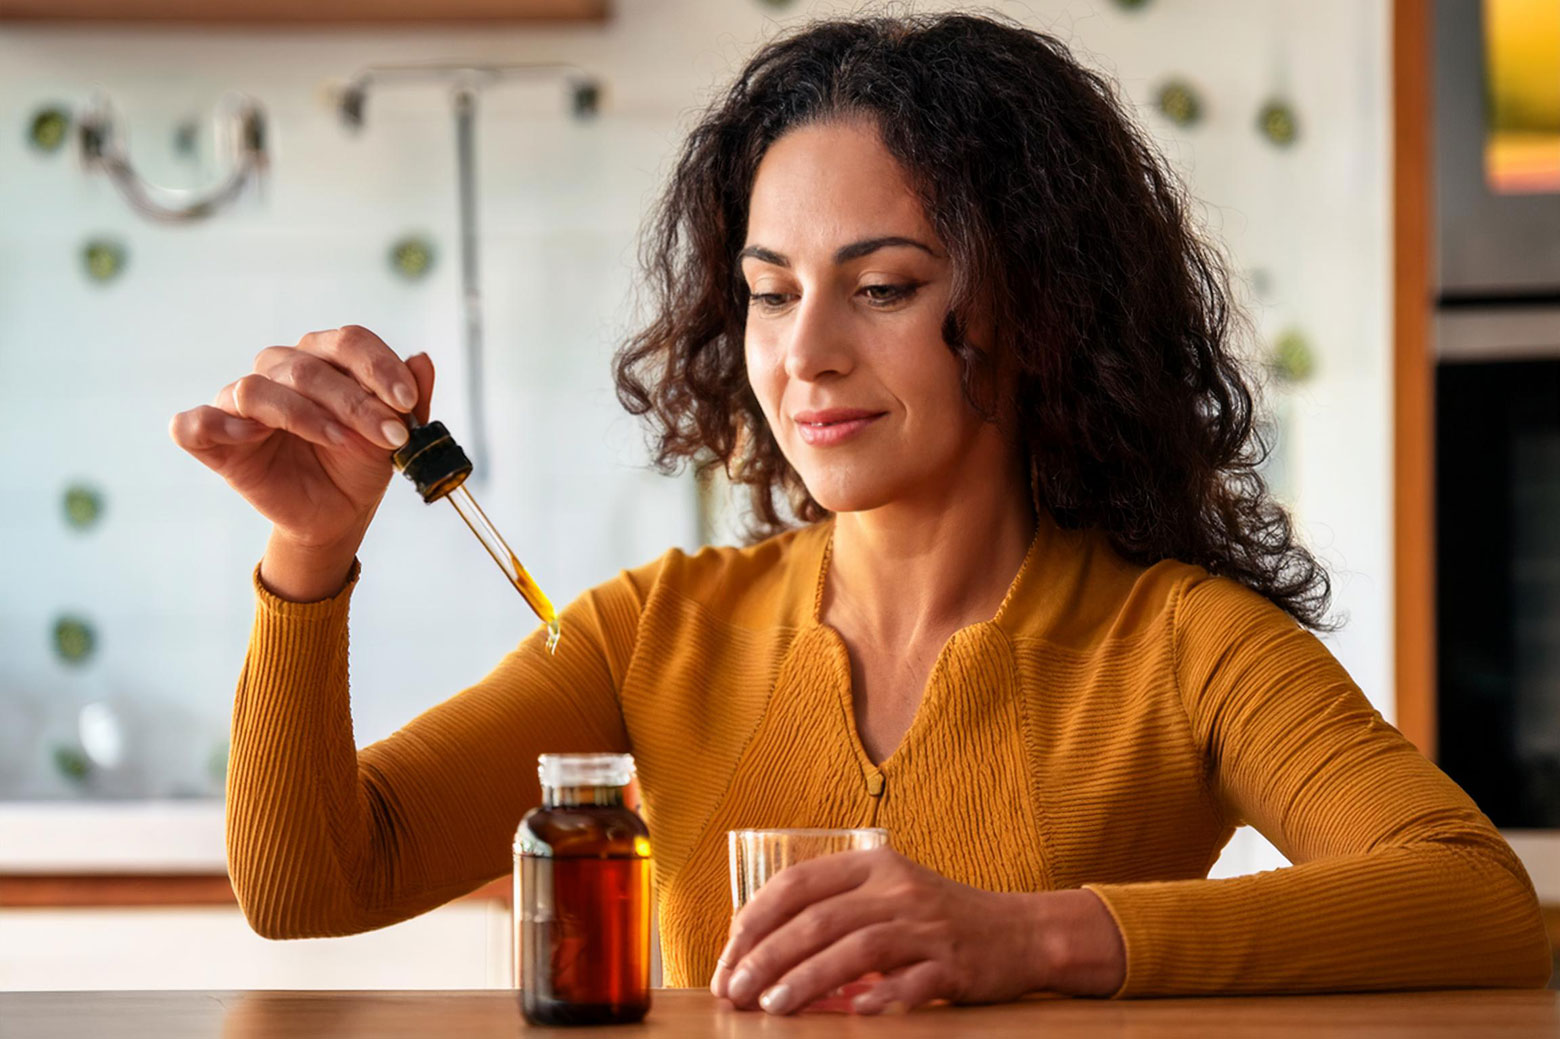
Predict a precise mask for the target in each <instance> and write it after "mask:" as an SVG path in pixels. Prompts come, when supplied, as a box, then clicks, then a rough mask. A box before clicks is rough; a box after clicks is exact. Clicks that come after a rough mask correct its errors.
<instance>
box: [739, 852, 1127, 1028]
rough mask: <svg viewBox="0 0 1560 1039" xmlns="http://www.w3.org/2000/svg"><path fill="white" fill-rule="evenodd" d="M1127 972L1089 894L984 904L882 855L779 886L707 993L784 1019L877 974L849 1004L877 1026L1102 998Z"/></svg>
mask: <svg viewBox="0 0 1560 1039" xmlns="http://www.w3.org/2000/svg"><path fill="white" fill-rule="evenodd" d="M1125 971H1126V954H1125V951H1124V948H1123V944H1122V939H1121V933H1120V931H1119V930H1118V929H1117V927H1116V924H1115V921H1114V920H1113V919H1112V917H1111V915H1110V912H1109V911H1108V910H1107V909H1106V908H1105V905H1104V903H1103V902H1101V901H1100V900H1099V898H1098V897H1096V896H1095V895H1094V894H1092V893H1091V892H1088V891H1085V890H1082V889H1073V890H1067V891H1048V892H1038V893H1034V894H1028V893H1024V894H998V893H994V892H990V891H982V890H980V889H979V888H973V887H969V886H967V885H964V884H959V883H956V882H955V881H952V880H949V879H947V878H946V877H943V876H940V875H939V874H937V873H934V872H932V871H931V870H929V869H926V868H925V867H923V866H920V865H917V864H916V863H914V862H911V861H910V860H909V859H907V858H905V857H904V856H903V855H900V854H899V853H898V852H895V851H893V850H892V849H889V848H878V849H875V850H872V851H855V852H844V853H841V854H838V855H829V856H826V857H824V858H819V859H812V860H809V861H806V862H799V863H796V864H795V865H793V866H789V867H787V868H786V869H784V870H782V871H781V872H779V873H777V874H775V876H774V877H772V878H771V879H770V880H769V881H768V882H767V883H765V884H764V886H763V887H762V888H760V889H759V890H758V893H757V894H755V895H754V896H753V898H752V900H751V901H749V902H748V903H747V904H746V905H745V906H743V907H742V910H741V911H740V912H739V913H737V915H736V916H735V917H734V918H733V920H732V922H731V938H730V940H729V941H728V942H727V943H726V948H725V950H724V951H723V952H722V953H721V955H720V966H719V967H717V969H716V972H715V976H714V977H713V978H712V979H711V980H710V991H711V992H713V993H714V994H715V995H717V996H724V997H726V998H728V999H730V1000H731V1001H732V1003H734V1004H735V1005H736V1006H738V1007H742V1008H744V1009H752V1008H753V1007H755V1006H762V1007H763V1008H764V1009H765V1010H767V1011H769V1012H770V1013H774V1014H785V1013H790V1012H791V1011H793V1010H799V1009H801V1008H803V1007H805V1006H807V1005H808V1004H810V1003H812V1002H813V1001H815V1000H818V999H820V998H823V997H826V996H828V995H830V994H831V993H833V992H835V991H836V990H838V989H840V988H841V987H842V986H844V985H847V984H849V983H851V982H853V981H856V980H858V979H860V978H861V977H862V976H863V975H867V974H871V973H873V972H879V973H881V974H882V975H883V978H882V980H880V981H878V982H877V983H876V984H874V985H872V986H871V987H870V988H868V989H867V990H866V991H864V992H862V993H861V994H860V995H857V996H856V997H855V999H854V1000H852V1002H851V1009H852V1010H854V1011H855V1012H857V1013H863V1014H873V1013H879V1012H881V1011H885V1010H908V1009H911V1008H913V1007H916V1006H919V1005H920V1004H922V1003H926V1002H929V1001H931V1000H934V999H944V1000H949V1001H952V1002H955V1003H994V1002H1001V1001H1004V1000H1010V999H1017V998H1018V997H1020V996H1022V995H1024V994H1025V993H1028V992H1035V991H1041V990H1049V991H1055V992H1066V993H1070V994H1075V995H1109V994H1110V993H1112V992H1114V991H1115V990H1116V989H1117V988H1119V987H1120V985H1121V981H1122V978H1123V977H1124V975H1125Z"/></svg>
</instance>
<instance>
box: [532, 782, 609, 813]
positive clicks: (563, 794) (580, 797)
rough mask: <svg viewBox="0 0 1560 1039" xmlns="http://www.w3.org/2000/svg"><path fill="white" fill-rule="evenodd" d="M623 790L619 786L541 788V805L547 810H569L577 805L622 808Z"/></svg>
mask: <svg viewBox="0 0 1560 1039" xmlns="http://www.w3.org/2000/svg"><path fill="white" fill-rule="evenodd" d="M623 789H624V788H623V787H620V786H543V787H542V804H543V805H544V806H545V807H547V808H571V807H574V806H577V805H599V806H601V807H604V808H622V807H623V804H624V801H623Z"/></svg>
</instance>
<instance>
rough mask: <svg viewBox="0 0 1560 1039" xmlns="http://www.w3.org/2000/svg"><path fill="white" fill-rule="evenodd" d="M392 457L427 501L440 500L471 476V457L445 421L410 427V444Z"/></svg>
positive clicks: (396, 465)
mask: <svg viewBox="0 0 1560 1039" xmlns="http://www.w3.org/2000/svg"><path fill="white" fill-rule="evenodd" d="M390 457H391V460H392V461H393V462H395V467H396V468H397V469H399V470H401V473H402V475H404V476H405V477H406V478H407V479H408V480H410V481H412V483H414V484H416V485H417V493H418V494H420V495H422V500H423V501H425V502H433V501H438V500H439V499H440V498H442V497H444V496H445V495H446V494H448V493H450V492H451V491H453V490H454V489H455V488H457V487H459V486H460V485H461V484H463V483H465V482H466V477H468V476H470V475H471V459H469V458H467V457H466V452H464V451H462V450H461V449H460V445H459V444H457V443H456V442H455V438H454V437H452V436H450V431H449V430H448V429H445V428H444V423H442V422H428V423H425V424H423V425H421V426H418V425H413V426H411V427H410V428H408V430H407V439H406V443H404V444H402V445H401V446H400V448H399V449H398V450H397V451H396V453H395V454H393V455H391V456H390Z"/></svg>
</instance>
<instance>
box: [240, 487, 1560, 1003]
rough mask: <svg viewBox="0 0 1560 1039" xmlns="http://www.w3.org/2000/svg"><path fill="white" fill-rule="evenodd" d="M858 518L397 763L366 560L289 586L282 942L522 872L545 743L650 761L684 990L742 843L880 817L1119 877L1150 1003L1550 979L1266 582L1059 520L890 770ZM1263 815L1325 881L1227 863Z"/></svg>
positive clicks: (1416, 764) (1116, 882) (1429, 768)
mask: <svg viewBox="0 0 1560 1039" xmlns="http://www.w3.org/2000/svg"><path fill="white" fill-rule="evenodd" d="M831 530H832V524H831V523H830V522H828V521H825V522H824V523H821V524H816V525H814V526H811V527H806V528H803V529H801V530H799V531H792V532H789V533H786V534H783V535H780V536H778V537H774V538H771V539H769V540H767V541H764V542H762V543H760V544H758V545H756V546H753V547H751V548H746V549H731V548H708V549H704V550H703V551H700V552H699V553H697V554H696V555H692V556H689V555H686V554H684V553H683V552H680V551H676V550H673V551H670V552H667V553H666V554H665V555H663V556H662V557H661V558H659V559H658V560H656V561H655V562H653V563H650V564H648V565H646V566H642V567H640V568H638V569H635V570H631V571H625V572H623V573H622V574H621V575H620V576H619V577H618V578H617V579H615V580H612V581H609V582H607V583H605V584H603V585H600V586H599V587H596V588H594V589H591V590H590V591H587V592H585V593H584V594H583V595H581V596H580V597H579V598H578V599H576V600H575V601H574V602H573V603H571V604H570V605H569V607H568V608H567V609H566V610H565V611H564V613H563V630H564V637H563V641H562V643H561V644H560V646H559V648H558V652H557V655H556V656H550V655H549V654H548V652H547V650H546V649H545V647H544V644H543V637H542V636H543V632H542V630H541V629H538V630H537V631H536V632H534V633H533V634H531V635H530V636H529V637H527V638H526V639H524V640H523V641H522V642H521V643H520V645H519V646H518V648H516V649H515V650H514V651H513V652H511V653H509V654H508V655H507V656H506V657H505V658H504V659H503V660H502V661H501V662H500V663H499V664H498V666H497V667H496V668H494V669H493V671H492V673H491V674H489V675H488V676H487V677H486V678H484V679H483V680H482V681H481V682H479V683H478V684H476V685H474V686H472V687H470V688H469V689H466V690H464V691H462V692H460V693H458V694H457V695H455V696H453V697H451V698H450V699H449V700H447V701H445V702H443V703H441V704H439V705H438V706H436V707H434V708H432V709H430V710H428V711H426V712H424V713H423V714H421V715H419V716H418V717H417V718H416V719H415V720H413V721H412V722H411V723H410V724H408V725H407V726H406V727H405V728H403V729H401V730H400V731H398V732H396V733H395V734H394V735H392V736H390V737H389V738H388V739H385V740H382V741H380V742H378V743H375V744H373V745H372V746H369V747H366V748H364V749H362V750H357V749H356V747H355V746H354V743H353V737H352V722H351V716H350V711H349V706H348V693H347V603H348V599H349V597H350V594H351V589H352V587H353V585H354V584H355V582H356V579H357V571H356V568H354V572H353V577H352V580H351V581H349V583H348V586H347V588H345V589H343V590H342V592H341V593H339V594H338V595H336V596H335V597H334V598H331V599H328V600H325V601H322V602H317V603H291V602H286V601H283V600H280V599H277V598H276V597H274V596H272V595H270V594H269V593H268V592H266V591H265V590H264V588H262V587H260V585H259V583H258V580H257V581H256V588H257V593H258V607H257V611H256V616H255V627H254V632H253V636H252V639H251V642H250V647H249V654H248V658H247V661H246V663H245V667H244V671H243V675H242V677H241V678H240V680H239V685H238V695H237V701H236V703H235V706H234V715H233V747H232V753H231V757H230V771H229V778H228V795H227V796H228V802H227V808H228V815H227V842H228V861H229V868H230V872H231V874H232V879H233V885H234V888H235V890H236V891H237V893H238V897H239V901H240V903H241V904H242V905H243V908H244V911H245V913H246V914H247V916H248V918H249V920H250V922H251V924H252V925H253V926H254V928H255V930H257V931H258V932H260V933H261V934H264V935H267V936H270V937H278V938H291V937H305V936H320V935H340V934H348V933H352V932H356V931H362V930H365V929H368V928H373V927H379V926H383V925H385V924H389V923H393V922H395V921H398V920H403V919H405V918H407V917H410V916H412V915H414V914H416V913H420V912H423V911H424V910H427V909H430V908H432V907H434V906H437V905H440V904H441V903H443V902H446V901H448V900H449V899H451V898H454V897H455V896H457V895H460V894H463V893H465V892H467V891H469V890H471V889H473V888H475V887H477V886H479V885H481V884H483V883H484V882H486V881H489V880H492V879H494V878H495V877H498V876H501V875H504V874H506V873H507V872H508V871H509V870H510V868H511V851H510V844H511V840H512V838H513V835H514V831H515V826H516V824H517V823H518V821H519V819H520V817H521V816H522V815H523V814H524V813H525V812H526V811H527V810H528V809H529V808H530V807H532V806H533V805H534V804H536V803H537V801H538V800H539V797H540V792H539V789H538V786H537V778H536V755H537V754H539V753H543V752H548V751H630V752H632V753H633V755H634V758H635V760H636V762H637V764H638V769H639V778H640V783H641V787H642V790H643V796H644V803H645V816H646V820H647V822H648V823H649V826H650V833H651V838H652V842H653V845H654V849H655V874H656V881H657V891H658V899H659V902H658V904H659V914H660V924H661V941H662V960H663V964H664V971H665V979H666V983H667V984H670V985H703V984H705V983H707V982H708V980H709V977H710V974H711V973H712V972H713V970H714V966H715V957H716V955H717V953H718V952H719V950H720V948H721V946H722V944H723V942H724V940H725V936H726V927H727V924H728V922H729V920H730V915H731V896H730V887H729V884H728V880H727V864H726V839H725V834H726V831H727V830H729V829H733V828H738V827H776V826H865V825H876V826H884V827H887V828H888V830H889V832H890V834H891V842H892V844H893V845H894V847H896V848H897V849H898V850H899V851H901V852H903V853H904V854H906V855H908V856H909V857H910V858H912V859H914V860H916V861H917V862H920V863H922V864H924V865H926V866H928V867H930V868H932V869H935V870H937V871H938V872H939V873H941V874H943V875H944V876H947V877H951V878H953V879H955V880H958V881H961V882H963V883H966V884H972V885H975V886H978V887H981V888H986V889H989V890H993V891H1041V890H1052V889H1061V888H1072V887H1079V886H1082V887H1087V888H1089V889H1091V890H1093V891H1094V892H1095V893H1096V894H1098V895H1099V896H1100V898H1102V899H1103V900H1104V902H1105V904H1106V905H1107V906H1108V907H1109V909H1110V911H1111V913H1112V915H1113V916H1114V917H1115V919H1116V921H1117V923H1118V924H1119V925H1120V927H1121V930H1122V933H1123V935H1124V937H1125V940H1126V959H1127V973H1126V980H1125V982H1124V983H1123V985H1122V986H1121V988H1120V989H1119V990H1118V991H1117V993H1116V995H1118V996H1138V995H1150V994H1198V993H1246V992H1302V991H1317V990H1347V989H1371V988H1401V987H1419V986H1473V985H1511V986H1536V985H1542V984H1544V983H1545V981H1546V980H1547V979H1548V977H1549V972H1550V956H1549V947H1548V942H1547V940H1546V938H1545V933H1544V928H1543V923H1542V920H1541V917H1540V913H1539V909H1538V903H1537V899H1536V898H1535V896H1534V892H1533V887H1532V884H1531V883H1530V881H1529V879H1528V877H1527V874H1526V873H1525V872H1524V870H1523V868H1522V865H1521V864H1520V862H1519V861H1518V860H1517V858H1516V856H1515V855H1514V854H1513V853H1512V851H1511V849H1510V847H1509V846H1508V845H1507V844H1506V842H1505V841H1504V840H1503V839H1502V838H1501V837H1500V835H1499V834H1498V833H1497V832H1496V831H1495V829H1494V828H1493V827H1492V826H1491V824H1490V822H1489V820H1488V819H1487V818H1486V817H1485V816H1484V815H1483V814H1481V813H1480V811H1479V810H1478V808H1477V807H1475V805H1474V804H1473V802H1472V801H1471V800H1470V799H1469V798H1468V797H1467V795H1465V794H1464V793H1463V792H1462V790H1461V789H1459V788H1458V787H1457V786H1456V784H1454V783H1453V782H1452V781H1451V780H1450V779H1449V778H1448V777H1447V776H1446V775H1445V774H1444V773H1442V772H1441V771H1440V770H1438V769H1437V768H1436V767H1435V766H1434V765H1432V764H1431V763H1430V762H1429V761H1427V760H1426V759H1425V758H1424V757H1423V756H1421V755H1420V754H1419V753H1418V752H1417V751H1416V750H1415V749H1414V748H1413V746H1412V745H1410V744H1409V743H1408V742H1407V741H1406V740H1405V739H1404V738H1403V737H1402V736H1401V735H1400V734H1399V733H1398V732H1397V730H1395V729H1394V728H1392V727H1391V726H1390V725H1388V724H1387V723H1386V722H1385V721H1384V720H1383V719H1382V718H1381V716H1380V714H1378V713H1377V712H1376V711H1375V710H1374V709H1373V708H1372V707H1371V706H1370V704H1369V702H1368V701H1367V700H1366V699H1365V697H1364V696H1363V695H1362V694H1361V692H1360V690H1359V688H1358V687H1357V686H1356V685H1355V684H1354V682H1353V681H1352V680H1351V679H1350V678H1349V675H1348V673H1347V672H1346V671H1345V670H1344V669H1343V667H1342V666H1341V665H1340V664H1339V663H1338V662H1337V661H1336V660H1335V659H1334V658H1333V656H1332V655H1331V654H1330V653H1329V652H1328V651H1327V649H1326V647H1324V646H1323V645H1322V643H1321V642H1320V641H1318V640H1317V639H1316V638H1315V636H1313V635H1312V634H1311V633H1309V632H1307V631H1306V630H1305V629H1303V628H1302V627H1300V626H1299V625H1297V624H1296V623H1295V622H1294V621H1293V620H1291V619H1290V618H1289V617H1288V615H1286V614H1285V613H1284V612H1283V611H1281V610H1280V609H1279V608H1278V607H1276V606H1275V605H1273V604H1272V603H1271V602H1270V601H1268V600H1267V599H1265V598H1263V597H1262V596H1261V595H1259V594H1257V593H1255V592H1253V591H1251V590H1250V589H1247V588H1245V587H1244V586H1242V585H1240V584H1238V583H1236V582H1234V581H1231V580H1229V579H1226V578H1219V577H1211V576H1210V575H1209V574H1208V573H1207V571H1205V570H1203V569H1202V568H1200V567H1196V566H1190V565H1187V564H1184V563H1179V562H1175V561H1165V562H1161V563H1158V564H1156V565H1154V566H1151V567H1146V568H1145V567H1140V566H1135V565H1131V564H1129V563H1127V562H1125V561H1124V560H1123V559H1122V558H1121V557H1120V556H1119V555H1117V554H1116V553H1115V552H1113V551H1112V550H1111V549H1110V547H1109V545H1108V543H1107V541H1106V540H1105V538H1104V537H1103V536H1101V535H1100V534H1098V533H1097V532H1090V531H1064V530H1062V529H1061V528H1059V527H1058V526H1057V525H1056V524H1055V523H1054V522H1053V521H1051V520H1050V518H1049V517H1047V516H1044V515H1042V517H1041V522H1040V525H1039V529H1038V531H1037V533H1036V536H1035V540H1034V543H1033V545H1032V546H1031V547H1030V549H1029V551H1028V553H1027V555H1026V558H1025V561H1024V564H1023V567H1022V569H1021V570H1020V571H1019V574H1018V576H1017V577H1016V578H1015V579H1014V581H1013V584H1012V586H1011V588H1010V589H1009V592H1008V595H1007V598H1006V600H1005V601H1004V603H1003V605H1002V608H1001V609H1000V610H999V612H998V614H997V616H996V617H994V618H993V619H992V620H990V621H988V622H983V623H980V624H974V625H971V626H969V627H966V628H962V629H960V630H959V631H957V632H956V633H955V634H954V635H953V636H952V638H950V639H949V641H948V643H947V645H946V646H945V647H944V648H943V650H942V652H941V655H940V656H939V658H938V660H937V662H936V664H935V666H934V667H933V669H932V673H931V676H930V678H929V679H928V681H927V685H926V689H925V693H924V696H923V699H922V701H921V704H920V707H919V710H918V711H917V712H916V715H915V717H914V720H913V722H912V723H911V726H910V728H909V730H908V731H907V732H906V733H905V736H904V739H903V741H902V742H901V744H900V745H899V747H898V748H897V749H896V750H895V751H894V753H893V754H892V755H891V756H890V757H889V758H888V759H887V760H885V761H884V762H882V764H880V765H874V764H873V763H872V761H871V759H870V758H869V757H868V756H867V754H866V753H865V751H864V750H863V749H862V746H861V743H860V741H859V739H858V738H857V734H856V731H855V723H854V713H853V711H852V706H851V683H850V664H849V660H848V658H847V655H846V650H845V646H844V643H843V642H842V641H841V639H840V637H839V635H838V634H837V633H836V632H835V631H834V629H832V628H830V627H828V626H827V625H825V624H822V623H820V621H819V619H818V613H819V602H820V595H821V591H822V588H823V580H824V576H825V572H826V569H827V565H826V561H827V551H826V550H827V546H828V543H829V535H830V531H831ZM392 651H393V650H387V652H392ZM1242 823H1249V824H1251V825H1252V826H1255V827H1256V828H1257V829H1258V830H1260V831H1261V832H1262V833H1263V834H1264V835H1266V836H1267V837H1268V838H1269V839H1270V840H1271V841H1272V842H1273V843H1274V844H1275V845H1276V846H1277V847H1278V848H1279V850H1281V851H1282V852H1283V853H1284V854H1285V855H1286V856H1288V858H1289V859H1290V861H1291V862H1293V863H1294V865H1293V866H1291V867H1287V868H1284V869H1279V870H1271V871H1267V872H1264V873H1259V874H1256V875H1252V876H1246V877H1237V878H1232V879H1221V880H1209V879H1206V878H1207V873H1208V869H1209V867H1210V866H1211V865H1212V864H1213V862H1214V860H1215V859H1216V858H1217V857H1218V855H1219V851H1220V849H1221V848H1222V847H1223V846H1224V844H1225V842H1226V841H1227V840H1228V839H1229V837H1230V835H1231V833H1232V832H1233V831H1234V829H1235V828H1236V827H1237V826H1238V825H1240V824H1242Z"/></svg>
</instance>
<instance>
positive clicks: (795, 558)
mask: <svg viewBox="0 0 1560 1039" xmlns="http://www.w3.org/2000/svg"><path fill="white" fill-rule="evenodd" d="M826 542H827V529H826V524H823V523H815V524H811V525H809V526H805V527H800V528H796V529H793V530H787V531H783V532H781V533H779V534H776V535H773V536H772V537H768V538H765V539H763V540H762V541H759V542H756V543H755V544H752V545H745V546H731V545H705V546H704V547H702V548H700V549H698V550H697V551H696V552H693V553H691V554H690V553H687V552H684V551H683V550H682V549H680V548H671V549H668V550H667V551H666V552H664V553H662V554H661V555H660V556H659V557H657V558H656V559H654V560H651V561H650V562H648V563H646V564H644V565H643V566H640V567H636V568H634V569H633V570H629V571H625V575H624V576H625V577H626V578H627V579H628V580H629V581H630V582H631V583H632V584H633V585H634V586H635V588H636V589H637V591H638V594H639V597H640V600H641V602H642V603H644V604H645V606H646V608H647V609H648V608H651V607H652V605H653V604H655V603H656V602H657V601H658V600H661V601H664V602H665V603H666V604H667V605H673V606H676V605H684V606H685V605H687V604H692V605H694V606H696V607H698V608H701V609H702V610H703V611H704V612H706V613H708V614H709V615H710V616H711V617H713V618H715V619H718V620H721V621H724V622H726V623H729V624H735V625H738V626H741V627H751V628H765V627H773V626H775V625H790V626H800V625H802V624H804V623H806V622H807V621H808V620H809V619H810V618H811V616H812V610H813V605H814V601H815V597H816V590H817V581H818V574H819V569H820V567H821V566H822V562H823V550H824V546H825V544H826Z"/></svg>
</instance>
